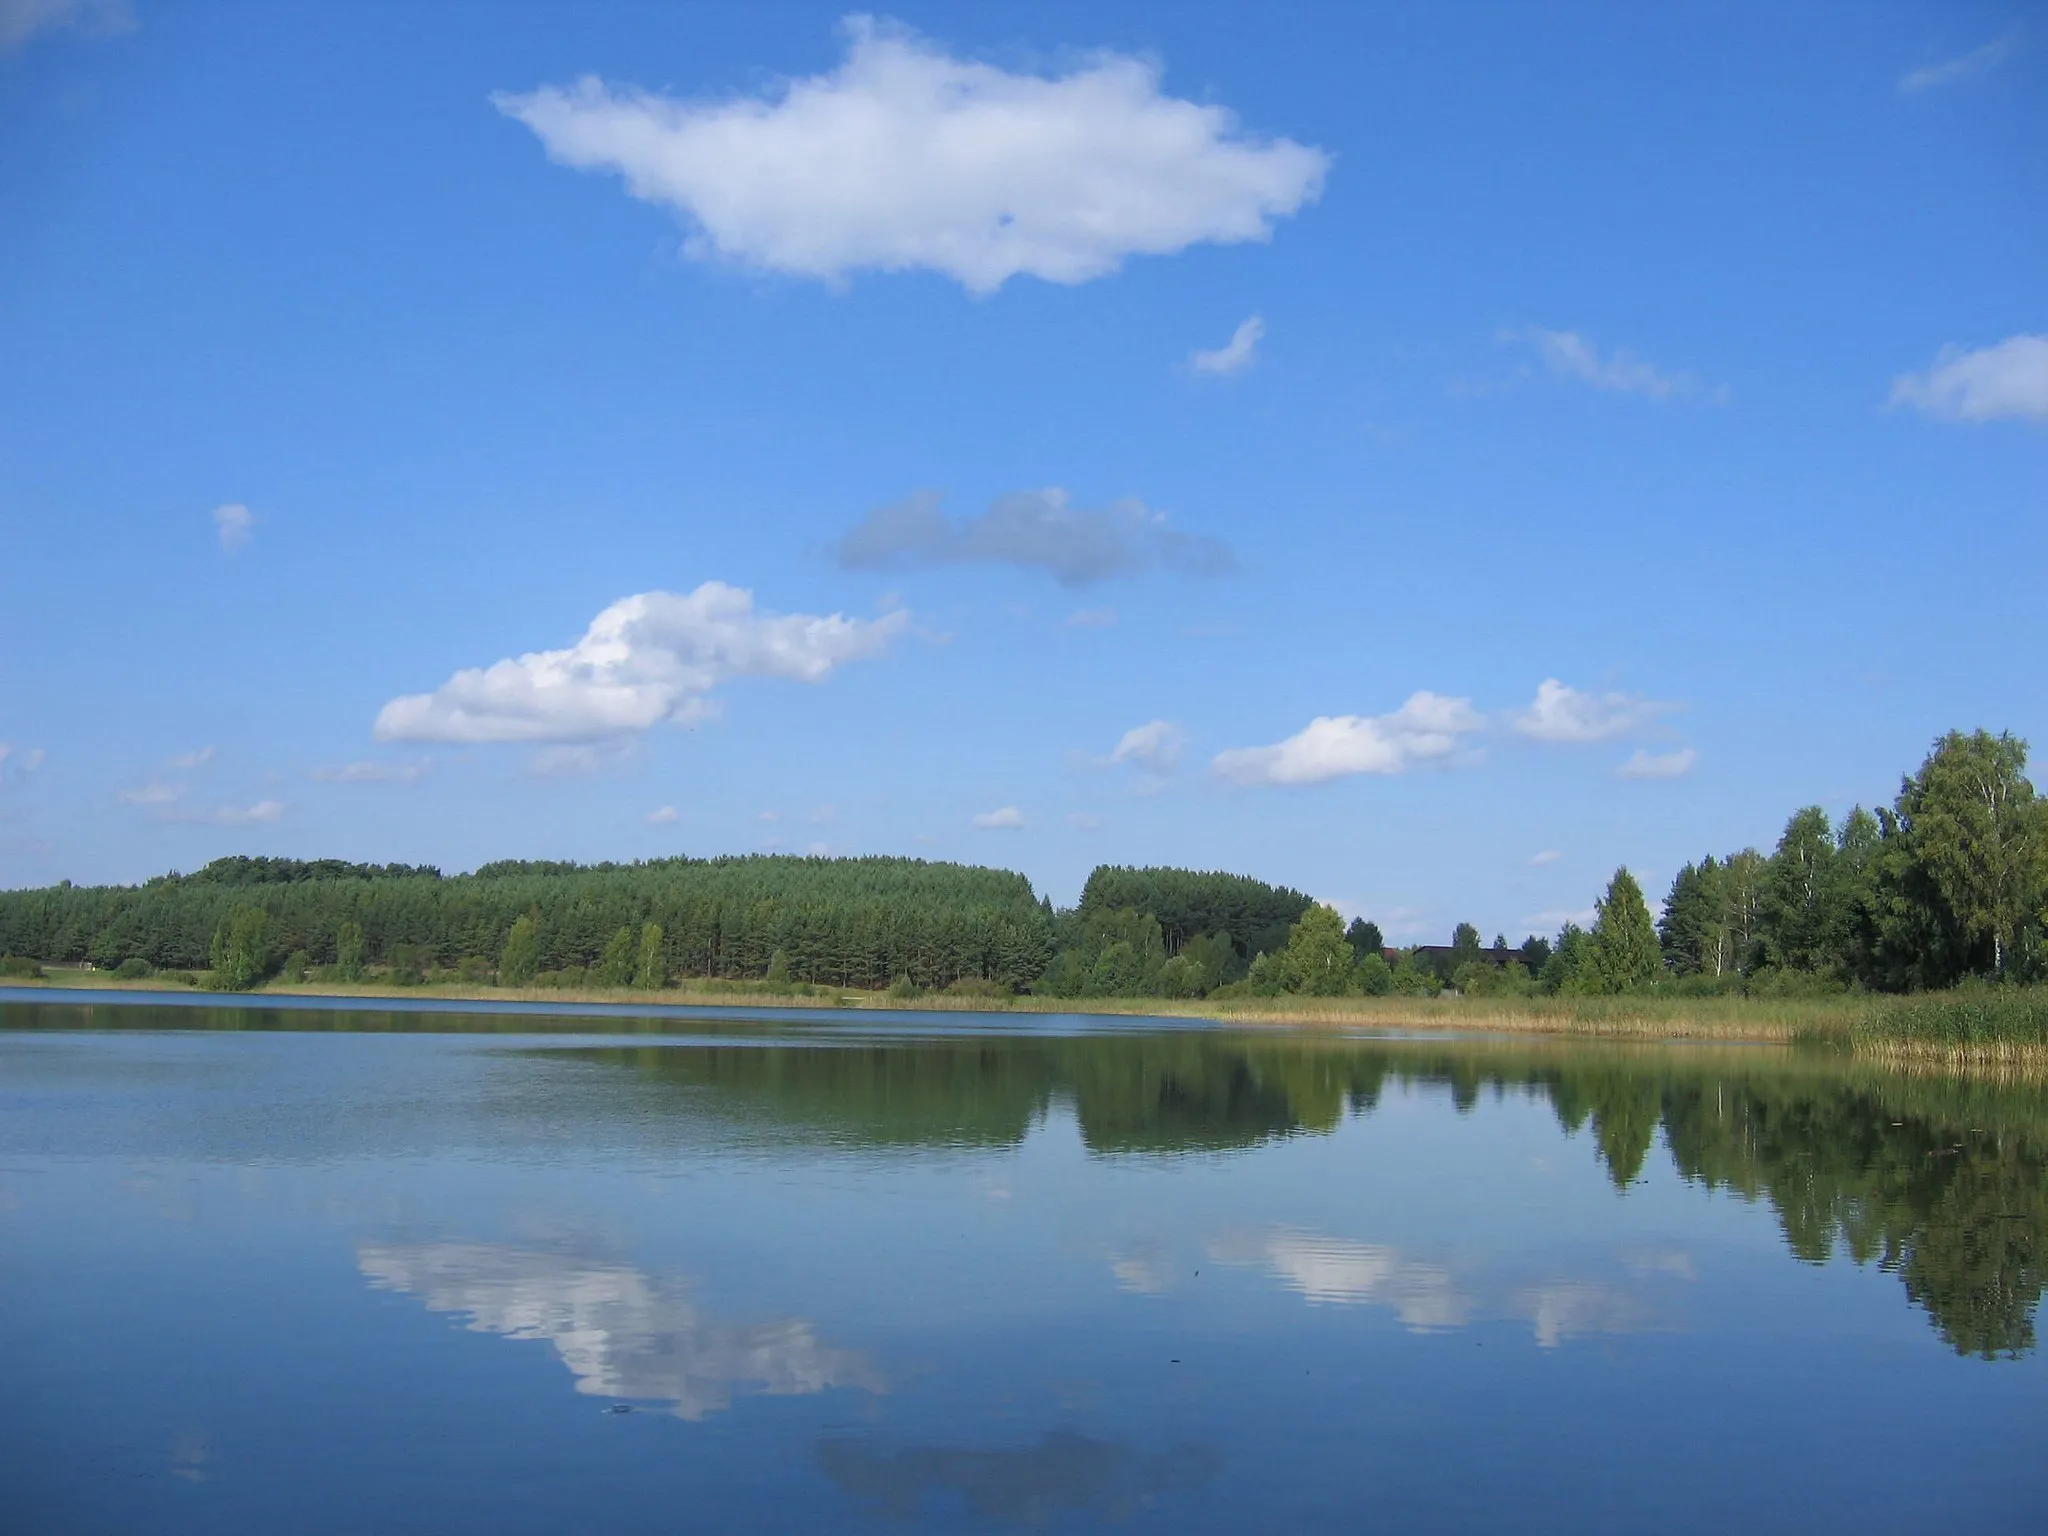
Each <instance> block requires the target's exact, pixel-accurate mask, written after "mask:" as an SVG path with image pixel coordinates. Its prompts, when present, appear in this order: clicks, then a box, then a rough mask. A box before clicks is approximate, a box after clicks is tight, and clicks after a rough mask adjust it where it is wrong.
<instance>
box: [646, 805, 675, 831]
mask: <svg viewBox="0 0 2048 1536" xmlns="http://www.w3.org/2000/svg"><path fill="white" fill-rule="evenodd" d="M681 816H682V813H681V812H680V811H678V810H677V809H676V808H675V807H674V806H672V805H658V806H656V807H655V808H654V809H653V810H651V811H649V812H648V813H647V825H649V826H650V827H669V826H674V825H675V823H676V822H677V821H678V820H679V819H680V818H681Z"/></svg>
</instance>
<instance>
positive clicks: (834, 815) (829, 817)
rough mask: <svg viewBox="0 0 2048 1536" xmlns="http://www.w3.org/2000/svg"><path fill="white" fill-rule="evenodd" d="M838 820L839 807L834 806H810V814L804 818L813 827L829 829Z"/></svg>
mask: <svg viewBox="0 0 2048 1536" xmlns="http://www.w3.org/2000/svg"><path fill="white" fill-rule="evenodd" d="M838 819H839V807H838V806H836V805H816V806H812V807H811V814H810V815H809V816H807V817H806V818H805V820H807V821H809V822H810V824H811V825H812V826H814V827H829V826H831V825H832V823H833V822H835V821H837V820H838Z"/></svg>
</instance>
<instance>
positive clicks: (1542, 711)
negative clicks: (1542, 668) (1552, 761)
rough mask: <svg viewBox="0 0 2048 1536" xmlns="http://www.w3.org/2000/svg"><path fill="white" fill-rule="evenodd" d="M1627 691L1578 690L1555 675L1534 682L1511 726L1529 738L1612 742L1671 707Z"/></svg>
mask: <svg viewBox="0 0 2048 1536" xmlns="http://www.w3.org/2000/svg"><path fill="white" fill-rule="evenodd" d="M1671 708H1672V706H1671V705H1669V704H1658V703H1653V702H1652V701H1650V700H1648V699H1641V698H1637V697H1636V696H1635V695H1634V694H1630V693H1581V692H1580V691H1579V690H1578V689H1576V688H1568V687H1566V686H1565V685H1564V684H1563V683H1561V682H1559V681H1558V680H1557V679H1556V678H1554V677H1546V678H1545V679H1544V680H1543V681H1542V682H1541V683H1539V684H1537V685H1536V697H1535V699H1534V700H1533V701H1532V702H1531V703H1530V705H1529V707H1528V708H1527V709H1524V710H1520V711H1518V712H1517V713H1516V714H1515V716H1514V727H1515V729H1516V730H1517V731H1518V732H1520V733H1521V734H1522V735H1524V736H1527V737H1528V738H1530V739H1531V740H1532V741H1551V742H1588V741H1611V740H1613V739H1614V738H1615V737H1617V736H1626V735H1628V734H1629V732H1631V731H1634V730H1639V729H1641V728H1642V727H1643V726H1645V725H1647V724H1649V722H1650V721H1652V720H1654V719H1655V718H1656V717H1657V716H1658V715H1661V714H1666V713H1668V712H1669V711H1670V710H1671Z"/></svg>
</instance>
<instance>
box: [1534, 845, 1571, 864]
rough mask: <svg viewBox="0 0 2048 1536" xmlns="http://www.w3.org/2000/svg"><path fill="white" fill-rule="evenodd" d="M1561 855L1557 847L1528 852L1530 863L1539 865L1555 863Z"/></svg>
mask: <svg viewBox="0 0 2048 1536" xmlns="http://www.w3.org/2000/svg"><path fill="white" fill-rule="evenodd" d="M1563 857H1564V855H1563V854H1562V853H1560V852H1559V851H1558V850H1557V849H1555V848H1545V849H1544V850H1543V851H1542V852H1541V853H1532V854H1530V855H1529V862H1530V863H1531V864H1534V865H1537V866H1539V867H1541V866H1542V865H1545V864H1555V863H1556V862H1557V861H1558V860H1559V859H1561V858H1563Z"/></svg>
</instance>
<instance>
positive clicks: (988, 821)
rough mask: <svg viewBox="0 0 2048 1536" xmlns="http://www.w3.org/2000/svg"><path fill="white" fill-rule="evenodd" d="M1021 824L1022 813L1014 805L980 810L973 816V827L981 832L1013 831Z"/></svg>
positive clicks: (1022, 822)
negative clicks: (991, 809)
mask: <svg viewBox="0 0 2048 1536" xmlns="http://www.w3.org/2000/svg"><path fill="white" fill-rule="evenodd" d="M1023 825H1024V813H1023V812H1022V811H1020V810H1018V809H1017V807H1016V806H1014V805H1005V806H999V807H998V808H997V809H995V810H993V811H982V812H979V813H978V814H976V816H975V817H974V826H975V829H976V830H977V831H981V832H1015V831H1017V830H1018V829H1019V828H1021V827H1022V826H1023Z"/></svg>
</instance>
